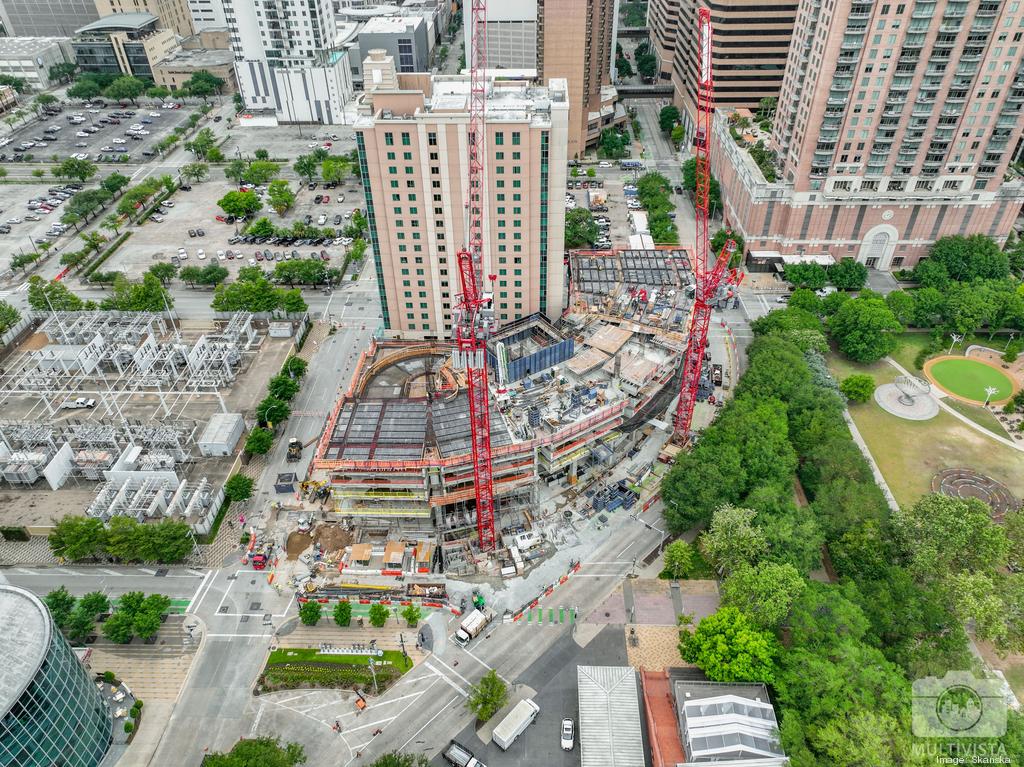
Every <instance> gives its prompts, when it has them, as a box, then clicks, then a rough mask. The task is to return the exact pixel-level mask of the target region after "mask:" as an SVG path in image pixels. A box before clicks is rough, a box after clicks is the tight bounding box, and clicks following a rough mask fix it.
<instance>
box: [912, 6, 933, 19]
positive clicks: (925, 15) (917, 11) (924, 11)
mask: <svg viewBox="0 0 1024 767" xmlns="http://www.w3.org/2000/svg"><path fill="white" fill-rule="evenodd" d="M934 13H935V6H934V5H931V6H928V5H923V4H921V3H918V4H917V5H916V6H914V12H913V13H912V14H910V18H912V19H930V18H931V17H932V15H934Z"/></svg>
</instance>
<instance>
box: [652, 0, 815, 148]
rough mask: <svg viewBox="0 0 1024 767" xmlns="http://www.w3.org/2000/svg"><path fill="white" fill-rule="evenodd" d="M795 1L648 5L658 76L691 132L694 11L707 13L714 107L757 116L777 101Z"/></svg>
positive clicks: (693, 0)
mask: <svg viewBox="0 0 1024 767" xmlns="http://www.w3.org/2000/svg"><path fill="white" fill-rule="evenodd" d="M798 3H799V0H789V1H788V2H781V3H780V2H779V0H651V4H650V6H649V9H648V25H649V26H650V29H651V42H652V50H653V52H654V54H655V56H657V58H658V63H659V76H660V78H661V79H662V80H668V79H671V80H672V86H673V91H674V94H673V101H674V102H675V104H676V106H678V107H679V109H680V111H681V112H682V113H683V123H684V125H686V126H687V128H691V127H692V126H693V124H694V120H695V119H696V116H697V8H698V7H706V8H709V9H710V10H711V23H712V24H713V25H714V37H713V39H712V47H711V60H712V65H713V67H714V73H715V103H716V104H717V105H718V106H719V107H720V108H733V109H735V108H740V107H743V108H746V109H750V110H757V108H758V105H759V103H760V101H761V99H763V98H770V97H777V96H778V95H779V90H780V89H781V87H782V76H783V74H784V73H785V70H786V61H787V56H788V53H789V44H790V38H791V37H792V34H793V24H794V19H795V17H796V9H797V5H798Z"/></svg>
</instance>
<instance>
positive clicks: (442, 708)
mask: <svg viewBox="0 0 1024 767" xmlns="http://www.w3.org/2000/svg"><path fill="white" fill-rule="evenodd" d="M457 700H458V698H452V699H451V700H450V701H448V702H447V703H445V704H444V705H443V706H441V708H440V709H439V710H438V712H437V713H436V714H434V715H433V716H432V717H430V719H428V720H427V721H426V724H424V725H423V726H422V727H420V728H419V729H418V730H416V732H414V733H413V734H412V735H411V736H410V737H409V740H407V741H405V743H403V744H402V745H400V746H399V747H398V750H399V751H404V750H405V747H406V746H408V745H409V744H410V743H412V741H413V739H414V738H415V737H416V736H417V735H419V734H420V733H421V732H423V731H424V730H425V729H427V727H429V726H430V725H431V724H432V723H433V721H434V720H435V719H437V718H438V717H439V716H441V714H443V713H444V711H445V709H447V708H448V707H449V706H450V705H451V704H452V703H455V702H456V701H457Z"/></svg>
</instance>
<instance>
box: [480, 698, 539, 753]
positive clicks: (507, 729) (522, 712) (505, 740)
mask: <svg viewBox="0 0 1024 767" xmlns="http://www.w3.org/2000/svg"><path fill="white" fill-rule="evenodd" d="M539 713H540V706H538V705H537V704H536V703H534V702H533V701H532V700H521V701H519V702H518V703H516V705H515V707H514V708H513V709H512V710H511V711H509V712H508V716H506V717H505V718H504V719H502V720H501V721H500V722H498V726H497V727H495V728H494V731H493V732H492V733H491V740H493V741H494V742H495V744H497V746H498V748H500V749H501V750H502V751H508V749H509V746H511V745H512V744H513V743H515V740H516V738H518V737H519V736H520V735H522V734H523V733H524V732H526V728H527V727H529V726H530V725H531V724H533V721H534V720H535V719H536V718H537V714H539Z"/></svg>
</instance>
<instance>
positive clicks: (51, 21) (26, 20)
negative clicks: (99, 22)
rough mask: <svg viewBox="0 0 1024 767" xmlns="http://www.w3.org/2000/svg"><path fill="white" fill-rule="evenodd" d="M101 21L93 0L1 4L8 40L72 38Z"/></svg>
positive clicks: (8, 1) (17, 0)
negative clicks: (79, 31)
mask: <svg viewBox="0 0 1024 767" xmlns="http://www.w3.org/2000/svg"><path fill="white" fill-rule="evenodd" d="M98 18H99V14H98V13H96V4H95V3H94V2H93V0H0V26H2V30H0V34H3V35H5V36H7V37H71V35H73V34H74V33H75V30H76V29H80V28H81V27H84V26H85V25H86V24H89V23H90V22H93V21H96V19H98Z"/></svg>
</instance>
